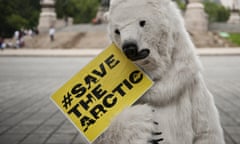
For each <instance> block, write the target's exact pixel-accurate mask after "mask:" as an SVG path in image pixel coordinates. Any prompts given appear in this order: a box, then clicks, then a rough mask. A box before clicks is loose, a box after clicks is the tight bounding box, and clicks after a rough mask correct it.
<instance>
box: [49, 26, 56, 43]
mask: <svg viewBox="0 0 240 144" xmlns="http://www.w3.org/2000/svg"><path fill="white" fill-rule="evenodd" d="M54 35H55V28H54V27H53V26H51V27H50V29H49V36H50V40H51V42H53V41H54Z"/></svg>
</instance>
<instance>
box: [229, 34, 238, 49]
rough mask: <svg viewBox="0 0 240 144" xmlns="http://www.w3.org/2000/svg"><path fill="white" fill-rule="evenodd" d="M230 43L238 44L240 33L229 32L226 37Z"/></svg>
mask: <svg viewBox="0 0 240 144" xmlns="http://www.w3.org/2000/svg"><path fill="white" fill-rule="evenodd" d="M228 39H229V40H230V41H231V42H232V43H234V44H236V45H238V46H240V33H230V36H229V38H228Z"/></svg>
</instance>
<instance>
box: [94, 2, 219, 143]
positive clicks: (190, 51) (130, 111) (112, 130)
mask: <svg viewBox="0 0 240 144" xmlns="http://www.w3.org/2000/svg"><path fill="white" fill-rule="evenodd" d="M142 20H145V21H146V25H145V26H144V27H140V26H139V22H140V21H142ZM116 29H118V30H119V32H120V35H118V34H116V33H115V30H116ZM109 34H110V38H111V40H112V41H113V42H114V43H115V44H116V45H117V46H118V47H119V48H121V47H122V46H123V44H124V43H125V42H128V41H134V42H136V43H137V45H138V47H139V49H140V50H141V49H145V48H148V49H150V55H149V56H148V57H147V58H145V59H142V60H138V61H135V63H136V64H137V65H139V67H141V68H142V69H143V70H144V71H145V72H146V73H148V74H149V76H150V77H151V78H152V79H153V80H154V82H155V85H154V86H153V87H152V88H151V89H150V90H149V91H148V92H147V93H146V94H145V95H144V96H143V97H142V98H141V99H140V100H139V101H137V103H136V104H135V105H134V106H132V107H130V108H127V109H126V110H125V111H124V112H122V113H121V114H120V115H119V116H118V117H117V118H116V119H115V120H113V122H112V123H111V126H110V127H109V129H108V130H107V131H106V132H105V133H104V135H103V136H101V137H99V138H98V139H97V140H96V141H95V142H94V143H95V144H148V143H149V142H148V141H149V140H151V139H155V137H153V136H152V132H159V131H160V132H162V135H161V136H160V137H162V138H164V141H162V142H159V143H160V144H224V138H223V132H222V128H221V126H220V122H219V117H218V112H217V109H216V107H215V104H214V101H213V97H212V95H211V93H210V92H209V91H208V89H207V87H206V86H205V83H204V80H203V78H202V75H201V63H200V62H199V59H198V57H197V56H196V54H195V51H194V45H193V44H192V42H191V40H190V37H189V35H188V33H187V32H186V29H185V27H184V22H183V19H182V17H181V14H180V12H179V10H178V9H177V7H176V6H175V4H174V3H172V2H171V1H170V0H112V1H111V6H110V12H109ZM153 122H157V123H158V125H155V124H154V123H153Z"/></svg>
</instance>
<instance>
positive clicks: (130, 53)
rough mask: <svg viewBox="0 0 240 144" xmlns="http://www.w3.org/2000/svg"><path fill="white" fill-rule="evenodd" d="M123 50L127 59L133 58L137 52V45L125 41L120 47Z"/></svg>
mask: <svg viewBox="0 0 240 144" xmlns="http://www.w3.org/2000/svg"><path fill="white" fill-rule="evenodd" d="M122 50H123V52H124V53H125V55H126V56H127V57H128V58H129V59H131V60H132V59H134V58H135V57H136V56H137V53H138V46H137V44H136V43H134V42H126V43H124V44H123V47H122Z"/></svg>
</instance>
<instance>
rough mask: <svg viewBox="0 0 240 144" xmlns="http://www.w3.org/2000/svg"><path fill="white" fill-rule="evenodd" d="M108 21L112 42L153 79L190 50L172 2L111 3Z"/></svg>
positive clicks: (130, 0)
mask: <svg viewBox="0 0 240 144" xmlns="http://www.w3.org/2000/svg"><path fill="white" fill-rule="evenodd" d="M108 20H109V35H110V38H111V40H112V41H113V42H114V43H115V44H116V45H117V46H118V47H119V48H120V49H121V50H122V51H123V52H124V53H125V55H126V56H127V57H128V58H129V59H130V60H132V61H134V62H135V63H136V64H137V65H139V66H140V67H141V68H142V69H144V70H145V71H146V72H147V73H149V75H151V76H153V77H154V78H156V77H159V78H160V77H161V75H163V74H164V73H166V72H167V71H168V69H169V67H170V65H171V64H172V63H174V59H175V58H177V57H178V54H176V53H180V51H182V50H181V49H186V47H188V48H189V47H193V45H191V41H190V39H189V36H188V34H187V33H186V30H185V27H184V23H183V20H182V16H181V14H180V11H179V10H178V9H177V7H176V4H175V3H173V2H172V1H171V0H111V4H110V10H109V18H108ZM181 37H184V38H181ZM185 51H186V50H185Z"/></svg>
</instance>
